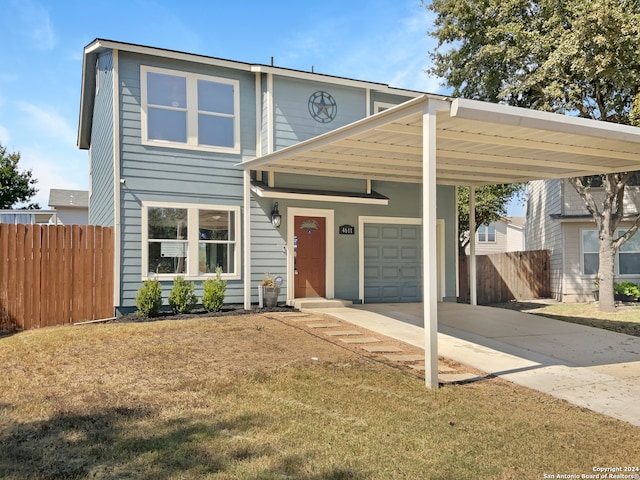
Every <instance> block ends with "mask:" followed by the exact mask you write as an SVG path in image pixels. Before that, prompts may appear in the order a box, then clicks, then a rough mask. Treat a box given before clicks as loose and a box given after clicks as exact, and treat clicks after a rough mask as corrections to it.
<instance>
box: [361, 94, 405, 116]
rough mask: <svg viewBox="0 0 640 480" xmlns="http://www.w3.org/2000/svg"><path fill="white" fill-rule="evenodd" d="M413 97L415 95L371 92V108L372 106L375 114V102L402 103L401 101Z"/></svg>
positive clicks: (372, 111)
mask: <svg viewBox="0 0 640 480" xmlns="http://www.w3.org/2000/svg"><path fill="white" fill-rule="evenodd" d="M412 98H414V97H407V96H404V95H392V94H390V93H381V92H371V105H370V107H369V108H371V113H372V114H374V113H376V111H375V109H374V108H373V107H374V105H375V102H382V103H391V104H393V105H400V104H401V103H404V102H406V101H408V100H411V99H412Z"/></svg>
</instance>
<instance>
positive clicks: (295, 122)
mask: <svg viewBox="0 0 640 480" xmlns="http://www.w3.org/2000/svg"><path fill="white" fill-rule="evenodd" d="M319 90H322V91H325V92H327V93H329V94H331V96H332V97H333V98H334V99H335V101H336V103H337V106H338V109H337V114H336V117H335V118H334V119H333V120H332V121H331V122H328V123H320V122H317V121H316V120H314V119H313V118H312V117H311V115H310V113H309V97H311V95H313V94H314V93H315V92H317V91H319ZM273 105H274V147H275V148H274V150H280V149H282V148H285V147H288V146H290V145H294V144H296V143H299V142H302V141H304V140H308V139H310V138H313V137H316V136H318V135H321V134H323V133H326V132H329V131H331V130H335V129H336V128H339V127H342V126H344V125H348V124H350V123H353V122H355V121H356V120H360V119H361V118H364V117H365V115H366V109H365V106H366V95H365V91H364V89H357V88H352V87H345V86H340V85H334V84H323V83H320V82H310V81H305V80H298V79H293V78H286V77H274V82H273Z"/></svg>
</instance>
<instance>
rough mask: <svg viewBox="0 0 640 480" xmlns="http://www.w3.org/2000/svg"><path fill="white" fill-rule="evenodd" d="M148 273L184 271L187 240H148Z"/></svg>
mask: <svg viewBox="0 0 640 480" xmlns="http://www.w3.org/2000/svg"><path fill="white" fill-rule="evenodd" d="M148 260H149V263H148V265H149V273H150V274H152V273H186V265H187V242H149V259H148Z"/></svg>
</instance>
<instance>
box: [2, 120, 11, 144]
mask: <svg viewBox="0 0 640 480" xmlns="http://www.w3.org/2000/svg"><path fill="white" fill-rule="evenodd" d="M10 141H11V135H9V130H7V129H6V128H5V127H3V126H2V125H0V144H1V145H2V146H3V147H6V146H7V145H9V142H10Z"/></svg>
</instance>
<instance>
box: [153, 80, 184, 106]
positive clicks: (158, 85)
mask: <svg viewBox="0 0 640 480" xmlns="http://www.w3.org/2000/svg"><path fill="white" fill-rule="evenodd" d="M147 103H150V104H153V105H164V106H166V107H174V108H187V79H186V78H185V77H177V76H175V75H165V74H163V73H155V72H147Z"/></svg>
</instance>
